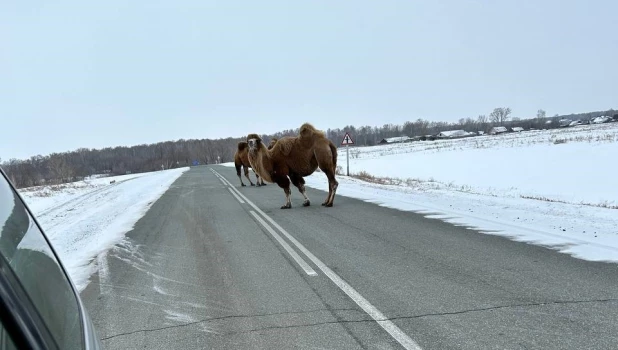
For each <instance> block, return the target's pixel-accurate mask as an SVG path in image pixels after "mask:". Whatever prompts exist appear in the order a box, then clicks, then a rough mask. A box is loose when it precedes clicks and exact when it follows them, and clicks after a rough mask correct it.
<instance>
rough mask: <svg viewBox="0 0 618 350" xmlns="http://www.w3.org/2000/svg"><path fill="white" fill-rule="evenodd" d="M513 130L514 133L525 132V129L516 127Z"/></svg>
mask: <svg viewBox="0 0 618 350" xmlns="http://www.w3.org/2000/svg"><path fill="white" fill-rule="evenodd" d="M511 130H513V131H514V132H522V131H524V128H522V127H520V126H516V127H514V128H511Z"/></svg>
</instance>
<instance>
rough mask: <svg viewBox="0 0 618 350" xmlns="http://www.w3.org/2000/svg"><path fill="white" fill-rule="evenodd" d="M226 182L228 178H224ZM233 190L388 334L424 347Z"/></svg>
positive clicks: (416, 349) (409, 344) (408, 345)
mask: <svg viewBox="0 0 618 350" xmlns="http://www.w3.org/2000/svg"><path fill="white" fill-rule="evenodd" d="M224 180H225V181H226V182H228V183H229V181H227V179H225V178H224ZM233 190H235V191H236V193H238V195H239V196H240V197H241V198H243V199H244V200H245V201H246V202H247V203H248V204H249V205H250V206H252V207H253V209H255V211H257V212H258V213H260V214H261V215H262V216H263V217H264V218H265V219H266V220H268V222H270V223H271V224H272V225H273V226H274V227H276V228H277V229H278V230H279V231H280V232H281V233H282V234H283V235H284V236H285V237H287V239H289V240H290V242H292V243H293V244H294V245H295V246H296V248H298V249H299V250H300V251H301V252H303V254H305V255H306V256H307V257H308V258H309V260H311V261H313V263H314V264H315V265H316V266H317V267H319V268H320V270H322V272H324V274H325V275H326V276H328V278H330V280H331V281H333V283H335V285H337V287H339V289H341V290H342V291H343V292H344V293H345V294H347V295H348V297H350V299H352V300H353V301H354V302H355V303H356V304H357V305H358V306H360V308H361V309H363V310H364V311H365V312H366V313H367V314H368V315H369V316H371V318H373V319H374V320H375V321H376V323H377V324H379V325H380V327H382V328H383V329H384V330H385V331H386V332H388V334H390V335H391V336H392V337H393V338H394V339H395V340H397V341H398V342H399V344H401V345H402V346H403V347H404V348H405V349H409V350H421V349H422V348H421V347H420V345H418V344H417V343H416V342H415V341H414V340H412V338H410V336H408V335H407V334H405V333H404V332H403V331H402V330H401V329H400V328H399V327H397V325H395V324H394V323H393V322H392V321H391V320H389V319H388V318H387V317H386V316H385V315H384V314H383V313H382V312H381V311H380V310H378V309H377V308H376V307H375V306H373V305H371V303H370V302H369V301H368V300H367V299H365V298H364V297H363V296H362V295H361V294H360V293H359V292H357V291H356V290H355V289H354V288H353V287H352V286H350V285H349V284H348V283H347V282H346V281H344V280H343V278H341V277H339V275H337V274H336V273H335V272H333V271H332V270H331V269H330V268H329V267H328V266H326V264H324V263H323V262H322V261H321V260H320V259H318V258H317V257H316V256H315V255H313V254H312V253H311V252H310V251H309V250H308V249H307V248H305V246H304V245H302V244H301V243H300V242H299V241H297V240H296V239H295V238H294V237H292V235H290V234H289V233H288V232H287V231H286V230H285V229H283V227H281V226H280V225H279V224H277V222H275V220H273V219H272V218H271V217H270V216H268V215H266V213H264V212H263V211H262V210H261V209H260V208H258V207H257V206H256V205H255V204H254V203H253V202H251V201H250V200H249V199H248V198H247V197H245V196H244V195H243V194H242V193H240V192H239V191H237V190H236V189H235V188H233Z"/></svg>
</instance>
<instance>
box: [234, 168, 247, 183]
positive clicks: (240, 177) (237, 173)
mask: <svg viewBox="0 0 618 350" xmlns="http://www.w3.org/2000/svg"><path fill="white" fill-rule="evenodd" d="M241 166H242V165H238V164H236V175H238V178H239V179H240V186H242V187H245V186H247V185H245V183H244V182H242V176H240V167H241Z"/></svg>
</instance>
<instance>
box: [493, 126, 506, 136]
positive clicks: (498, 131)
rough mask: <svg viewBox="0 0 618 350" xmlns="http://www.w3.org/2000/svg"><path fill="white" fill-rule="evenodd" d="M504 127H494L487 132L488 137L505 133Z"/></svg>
mask: <svg viewBox="0 0 618 350" xmlns="http://www.w3.org/2000/svg"><path fill="white" fill-rule="evenodd" d="M507 131H508V130H507V129H506V126H494V127H493V128H491V130H489V135H497V134H502V133H505V132H507Z"/></svg>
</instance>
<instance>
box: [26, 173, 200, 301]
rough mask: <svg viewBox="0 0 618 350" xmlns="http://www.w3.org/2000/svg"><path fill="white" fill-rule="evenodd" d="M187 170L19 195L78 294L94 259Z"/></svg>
mask: <svg viewBox="0 0 618 350" xmlns="http://www.w3.org/2000/svg"><path fill="white" fill-rule="evenodd" d="M188 169H189V168H180V169H172V170H166V171H158V172H152V173H144V174H133V175H124V176H115V177H105V178H95V179H92V180H86V181H80V182H74V183H70V184H65V185H59V186H41V187H31V188H25V189H21V190H20V191H19V192H20V195H21V196H22V197H23V198H24V200H25V201H26V203H27V204H28V207H29V208H30V209H31V210H32V211H33V213H34V215H35V216H36V218H37V220H38V221H39V223H40V224H41V226H42V227H43V230H45V233H46V234H47V236H48V237H49V239H50V240H51V242H52V245H53V246H54V249H55V250H56V252H57V253H58V255H59V256H60V259H61V260H62V263H63V264H64V265H65V267H66V268H67V270H68V272H69V274H70V275H71V278H72V279H73V282H74V283H75V285H76V286H77V288H78V289H79V290H80V291H81V290H83V289H84V288H85V287H86V286H87V285H88V278H89V277H90V275H91V274H92V273H93V272H94V271H95V269H96V266H95V261H96V259H95V258H96V257H97V256H98V255H99V254H101V253H103V252H105V251H106V250H107V249H109V248H110V247H112V246H114V245H115V244H116V243H119V242H120V241H122V239H123V237H124V235H125V233H127V232H128V231H130V230H131V229H132V228H133V225H134V224H135V223H136V222H137V221H138V220H139V219H140V218H141V217H142V216H143V215H144V214H145V213H146V211H147V210H148V208H150V206H151V205H152V203H154V202H155V201H156V200H157V199H158V198H159V197H160V196H161V195H162V194H163V193H164V192H165V191H166V190H167V189H168V188H169V187H170V186H171V185H172V183H173V182H174V181H176V179H177V178H178V177H180V175H181V174H182V173H183V172H185V171H187V170H188ZM113 180H115V182H114V183H110V182H111V181H113Z"/></svg>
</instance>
